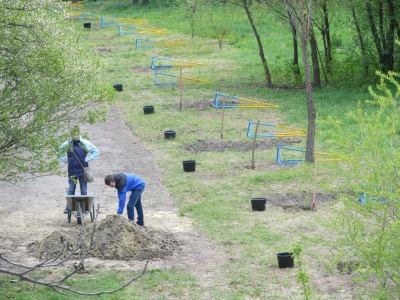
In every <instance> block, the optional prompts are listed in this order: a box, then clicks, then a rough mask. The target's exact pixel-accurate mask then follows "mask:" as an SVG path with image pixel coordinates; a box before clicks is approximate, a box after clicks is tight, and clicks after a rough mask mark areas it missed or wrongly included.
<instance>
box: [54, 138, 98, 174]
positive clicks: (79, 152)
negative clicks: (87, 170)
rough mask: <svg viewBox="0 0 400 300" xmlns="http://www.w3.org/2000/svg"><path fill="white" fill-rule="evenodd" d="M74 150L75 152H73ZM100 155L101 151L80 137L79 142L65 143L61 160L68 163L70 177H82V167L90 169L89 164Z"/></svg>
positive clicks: (60, 151)
mask: <svg viewBox="0 0 400 300" xmlns="http://www.w3.org/2000/svg"><path fill="white" fill-rule="evenodd" d="M72 149H73V150H74V152H72ZM65 152H66V155H65ZM74 153H75V154H76V156H75V154H74ZM88 153H89V156H88ZM98 155H99V150H98V149H97V148H96V147H95V146H94V145H93V144H92V143H90V142H89V141H88V140H85V139H83V138H82V137H79V140H78V141H73V140H72V139H70V140H68V141H65V142H64V143H63V144H62V145H61V147H60V150H59V159H60V160H61V161H62V162H63V163H68V177H71V176H75V177H76V178H78V177H80V176H81V175H82V174H83V169H82V165H83V166H84V167H88V166H89V164H88V162H90V161H92V160H94V159H96V158H97V156H98ZM77 157H78V158H77ZM78 159H79V160H78ZM81 164H82V165H81Z"/></svg>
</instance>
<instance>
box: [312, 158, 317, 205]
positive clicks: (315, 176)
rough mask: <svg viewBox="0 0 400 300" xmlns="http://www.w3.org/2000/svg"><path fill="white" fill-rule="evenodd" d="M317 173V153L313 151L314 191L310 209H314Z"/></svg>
mask: <svg viewBox="0 0 400 300" xmlns="http://www.w3.org/2000/svg"><path fill="white" fill-rule="evenodd" d="M317 171H318V151H315V160H314V191H313V199H312V204H311V209H315V199H316V196H317Z"/></svg>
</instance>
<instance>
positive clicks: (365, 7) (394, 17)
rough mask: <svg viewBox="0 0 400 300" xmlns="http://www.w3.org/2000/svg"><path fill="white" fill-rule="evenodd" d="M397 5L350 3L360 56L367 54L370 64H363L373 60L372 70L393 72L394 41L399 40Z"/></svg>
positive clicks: (375, 0) (377, 0)
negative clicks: (373, 68)
mask: <svg viewBox="0 0 400 300" xmlns="http://www.w3.org/2000/svg"><path fill="white" fill-rule="evenodd" d="M398 5H399V3H398V1H396V0H368V1H360V2H352V4H351V11H352V16H353V21H354V26H355V28H356V30H357V36H358V40H359V47H360V50H361V53H362V54H363V55H365V54H367V53H368V52H367V51H369V52H370V55H369V59H370V61H368V62H367V63H371V61H373V62H374V65H375V67H376V69H378V70H380V71H382V72H387V71H393V70H394V67H395V54H396V47H395V45H396V44H395V40H396V38H400V26H399V21H400V20H399V15H398V13H397V10H398ZM396 8H397V9H396ZM369 40H370V41H369ZM367 41H369V42H367Z"/></svg>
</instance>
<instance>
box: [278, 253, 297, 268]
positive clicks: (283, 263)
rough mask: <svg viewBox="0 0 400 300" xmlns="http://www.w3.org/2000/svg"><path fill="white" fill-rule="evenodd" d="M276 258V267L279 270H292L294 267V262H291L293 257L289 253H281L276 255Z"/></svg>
mask: <svg viewBox="0 0 400 300" xmlns="http://www.w3.org/2000/svg"><path fill="white" fill-rule="evenodd" d="M276 256H277V257H278V267H279V268H280V269H282V268H293V267H294V261H293V256H292V253H289V252H281V253H278V254H276Z"/></svg>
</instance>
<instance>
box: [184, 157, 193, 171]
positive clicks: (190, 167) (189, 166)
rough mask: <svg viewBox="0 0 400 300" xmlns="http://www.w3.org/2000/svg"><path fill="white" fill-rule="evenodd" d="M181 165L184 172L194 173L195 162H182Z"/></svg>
mask: <svg viewBox="0 0 400 300" xmlns="http://www.w3.org/2000/svg"><path fill="white" fill-rule="evenodd" d="M182 164H183V170H184V171H185V172H194V171H195V170H196V161H195V160H184V161H183V162H182Z"/></svg>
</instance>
